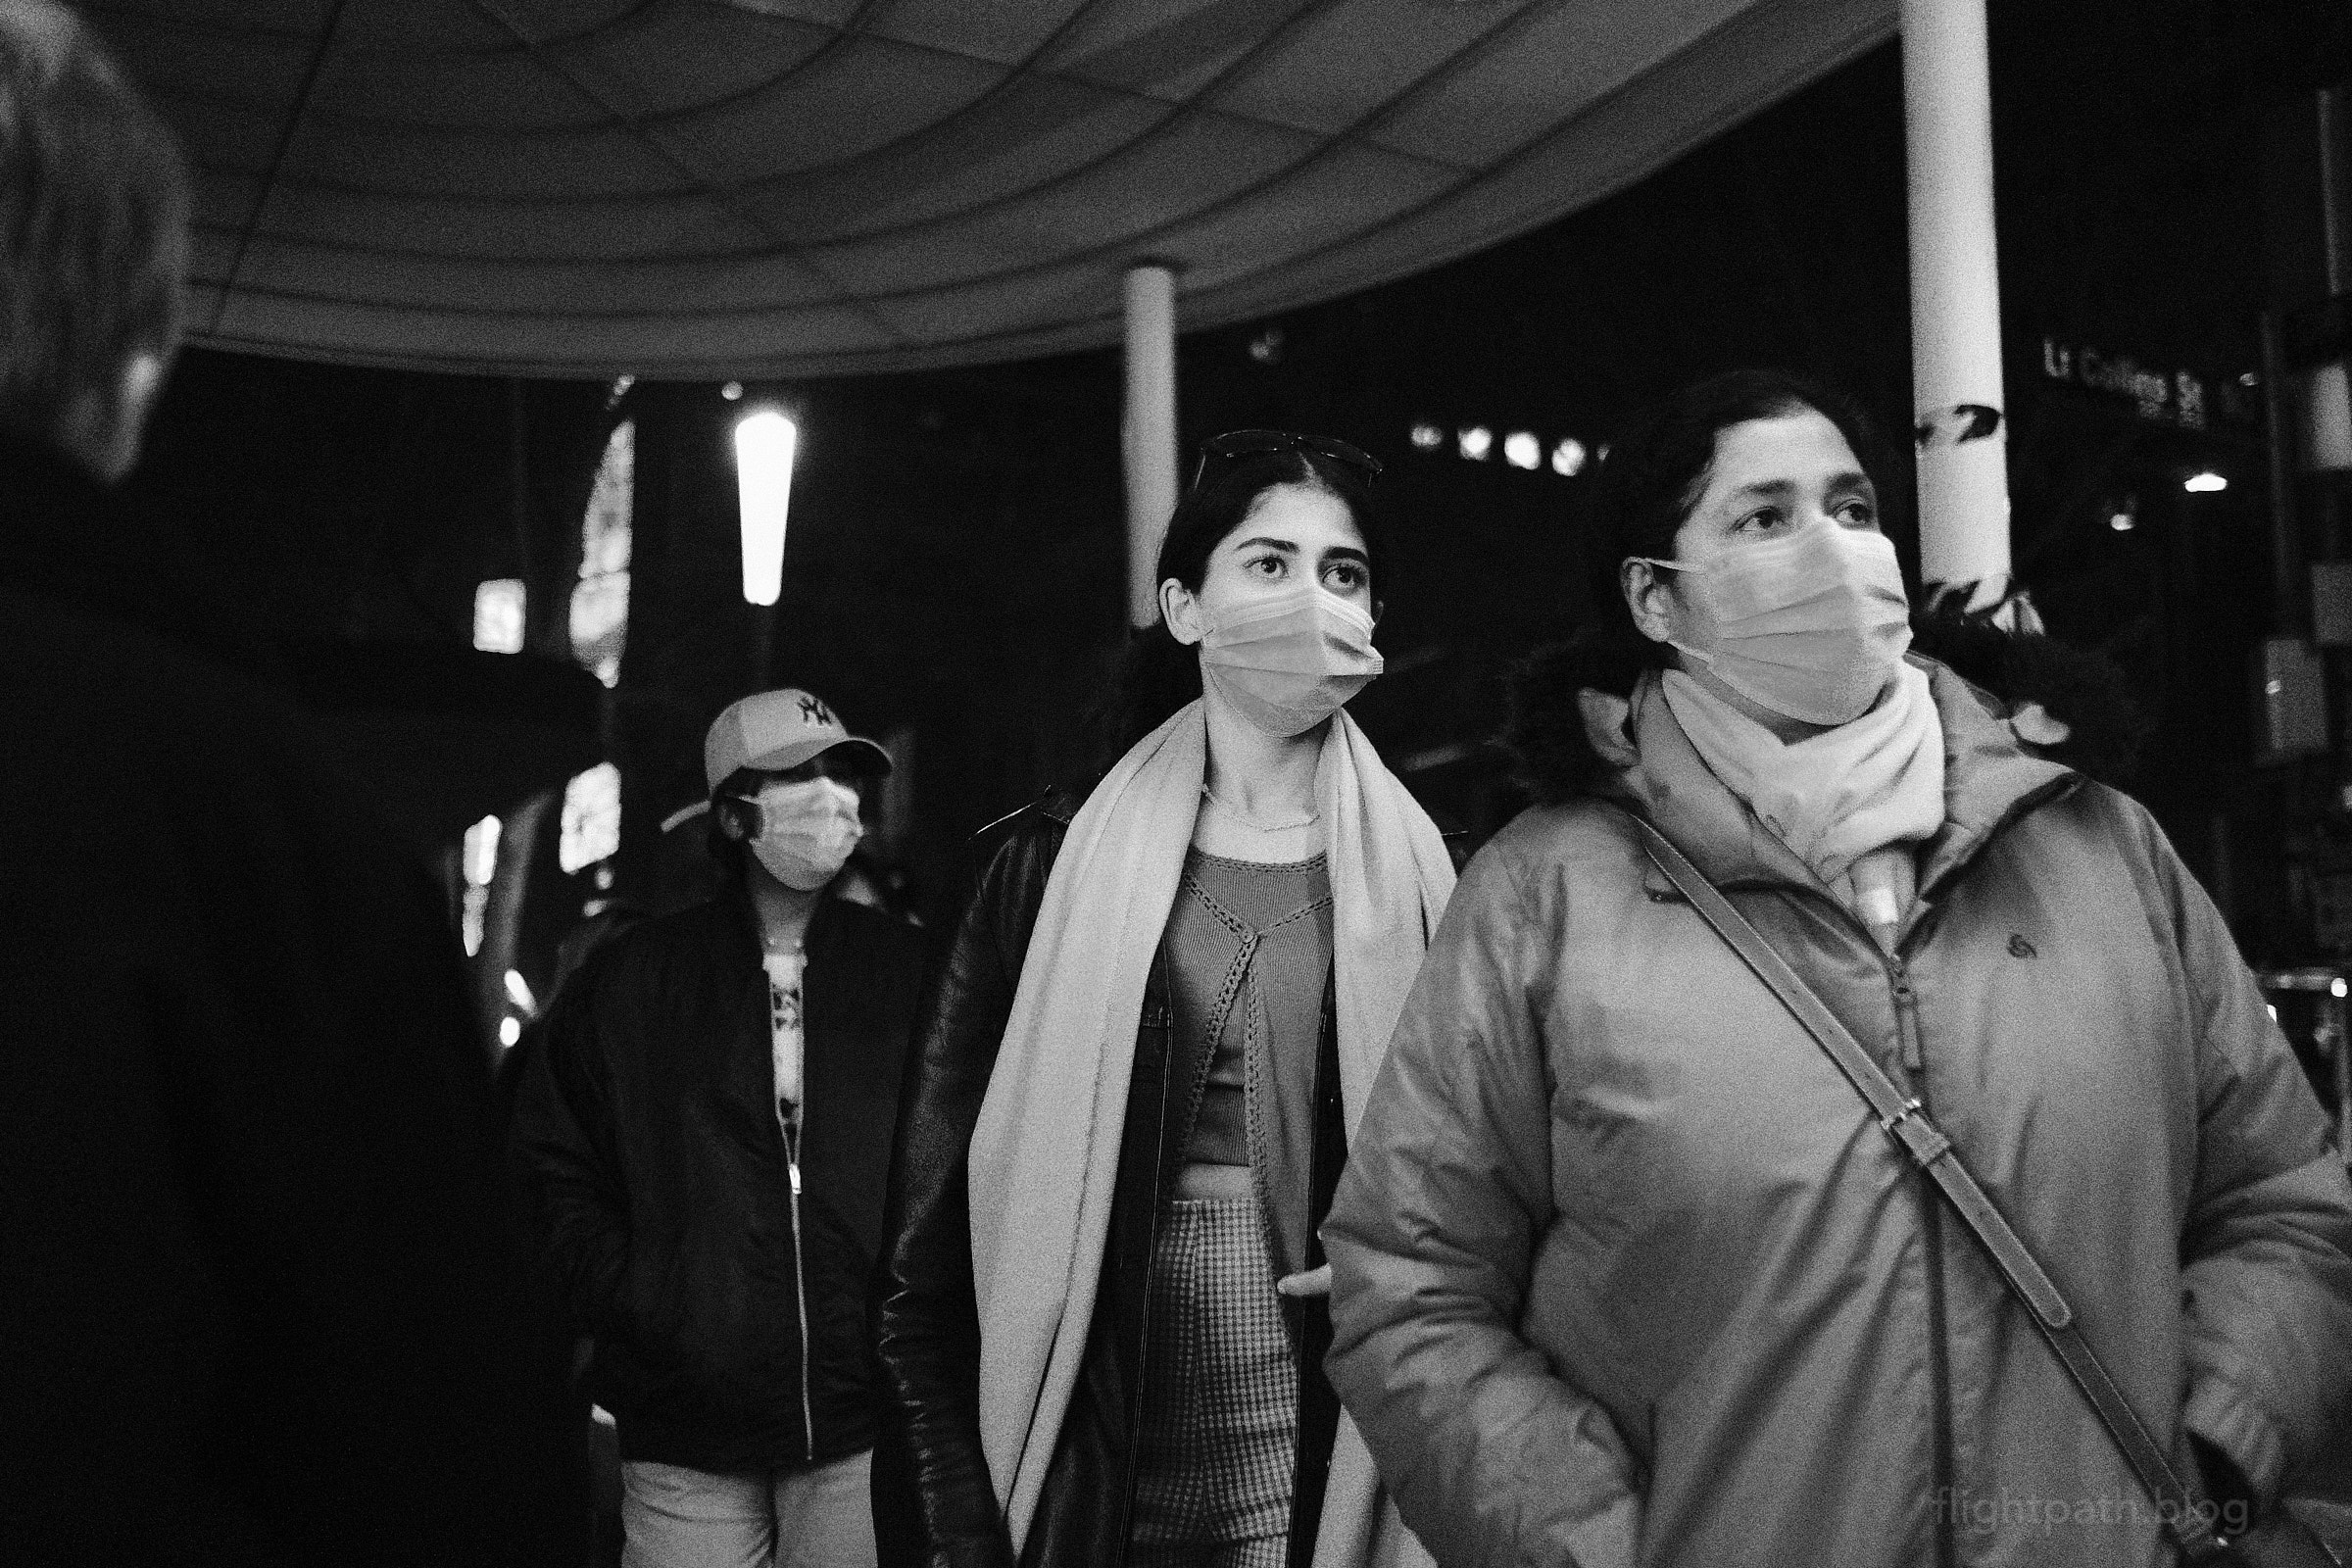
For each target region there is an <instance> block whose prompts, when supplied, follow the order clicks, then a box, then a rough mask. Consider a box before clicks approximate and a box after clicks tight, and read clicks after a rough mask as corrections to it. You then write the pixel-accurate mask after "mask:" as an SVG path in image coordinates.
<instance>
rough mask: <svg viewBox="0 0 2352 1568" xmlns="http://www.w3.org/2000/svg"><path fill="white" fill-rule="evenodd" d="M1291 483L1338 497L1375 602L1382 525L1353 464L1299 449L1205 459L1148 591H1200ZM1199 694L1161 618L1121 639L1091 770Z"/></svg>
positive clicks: (1184, 650)
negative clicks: (1212, 561)
mask: <svg viewBox="0 0 2352 1568" xmlns="http://www.w3.org/2000/svg"><path fill="white" fill-rule="evenodd" d="M1286 484H1299V485H1306V486H1308V487H1310V488H1312V489H1317V490H1322V491H1325V492H1327V493H1328V494H1330V495H1332V496H1335V497H1337V498H1338V499H1339V501H1340V502H1341V504H1342V505H1344V506H1346V507H1347V509H1348V515H1349V516H1350V517H1352V518H1354V520H1355V526H1356V530H1357V531H1358V532H1359V533H1361V534H1362V535H1363V536H1364V555H1365V557H1366V559H1367V560H1368V561H1369V562H1370V564H1371V571H1372V585H1373V593H1374V595H1375V597H1377V596H1378V594H1379V591H1380V582H1381V576H1380V570H1381V559H1382V551H1381V541H1380V535H1381V532H1382V529H1381V524H1380V519H1379V516H1378V515H1377V512H1376V511H1375V509H1374V508H1373V506H1372V503H1371V488H1370V486H1369V485H1368V484H1367V483H1366V480H1365V475H1364V474H1363V472H1362V471H1361V470H1360V469H1357V468H1356V467H1354V466H1351V465H1348V464H1345V463H1341V462H1338V461H1336V460H1335V459H1331V458H1327V457H1324V456H1323V455H1322V454H1320V453H1315V452H1305V451H1291V452H1253V453H1250V454H1247V455H1245V456H1241V457H1236V458H1225V459H1217V460H1213V461H1212V463H1211V466H1210V467H1209V468H1208V470H1207V471H1206V472H1205V473H1203V474H1202V475H1201V482H1200V483H1198V484H1196V485H1195V486H1194V487H1193V489H1192V491H1191V493H1190V494H1188V495H1186V496H1185V498H1184V499H1183V500H1182V501H1180V502H1178V503H1177V504H1176V513H1175V515H1173V516H1171V517H1170V518H1169V519H1168V531H1167V533H1166V534H1165V535H1163V536H1162V537H1161V539H1160V542H1159V562H1158V564H1157V565H1155V566H1154V567H1153V568H1152V585H1153V587H1154V588H1156V587H1157V586H1158V585H1159V584H1160V583H1164V582H1166V581H1167V580H1168V579H1169V578H1170V577H1173V578H1175V579H1176V580H1177V581H1178V582H1180V583H1182V584H1184V585H1185V587H1187V588H1189V589H1191V590H1192V591H1193V592H1194V593H1199V592H1200V591H1201V579H1203V578H1204V577H1206V576H1207V574H1208V558H1209V557H1210V556H1212V555H1214V554H1215V553H1216V549H1217V546H1219V545H1221V544H1223V543H1224V542H1225V541H1226V539H1228V538H1229V537H1231V536H1232V534H1233V531H1234V530H1235V529H1236V528H1239V527H1240V526H1241V525H1242V524H1243V523H1244V522H1245V521H1246V520H1248V518H1249V516H1250V509H1251V508H1253V507H1255V506H1256V505H1257V500H1258V497H1260V496H1262V495H1264V494H1265V493H1266V492H1267V491H1269V490H1271V489H1274V488H1275V487H1276V486H1278V485H1286ZM1200 695H1201V651H1200V650H1199V649H1198V648H1192V647H1188V646H1187V645H1185V644H1183V643H1180V642H1178V641H1177V640H1176V637H1175V634H1174V633H1172V632H1171V631H1169V630H1168V625H1167V621H1166V620H1165V619H1164V618H1162V619H1154V620H1153V621H1152V624H1151V625H1149V626H1145V627H1142V628H1140V629H1138V630H1135V631H1132V632H1129V633H1128V635H1127V646H1126V647H1125V648H1124V649H1123V650H1121V651H1120V654H1119V662H1118V666H1117V667H1116V669H1114V670H1113V671H1112V673H1111V677H1110V683H1109V685H1108V686H1107V687H1106V688H1105V690H1104V691H1103V697H1102V700H1101V701H1100V702H1099V703H1098V704H1097V705H1096V708H1095V731H1096V735H1097V737H1098V742H1099V746H1100V753H1099V756H1098V759H1097V765H1098V766H1099V767H1102V768H1107V767H1109V766H1110V765H1111V764H1112V763H1113V762H1116V761H1117V760H1119V759H1120V758H1121V757H1123V756H1125V755H1126V752H1127V749H1128V748H1129V747H1131V746H1133V745H1134V744H1135V743H1136V742H1137V741H1140V740H1142V739H1143V738H1144V737H1145V736H1147V735H1149V734H1151V733H1152V731H1153V730H1155V729H1157V728H1158V727H1159V726H1160V725H1161V724H1163V723H1165V722H1166V721H1167V718H1168V715H1169V714H1171V713H1173V712H1175V711H1176V710H1178V709H1180V708H1182V707H1183V706H1184V705H1185V704H1187V703H1189V702H1191V701H1192V700H1193V699H1194V698H1196V697H1198V696H1200Z"/></svg>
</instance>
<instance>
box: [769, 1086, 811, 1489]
mask: <svg viewBox="0 0 2352 1568" xmlns="http://www.w3.org/2000/svg"><path fill="white" fill-rule="evenodd" d="M806 1092H807V1091H806V1090H804V1091H803V1093H806ZM776 1130H777V1131H778V1132H780V1133H782V1134H783V1135H784V1170H785V1173H786V1175H788V1176H789V1177H790V1178H791V1181H792V1299H793V1303H794V1304H795V1305H796V1306H798V1307H799V1308H800V1316H801V1436H802V1439H803V1441H804V1443H805V1445H806V1450H807V1454H808V1458H809V1463H811V1464H814V1463H815V1462H816V1416H815V1414H814V1413H813V1411H812V1410H811V1408H810V1405H809V1277H808V1273H807V1271H806V1269H805V1268H804V1267H803V1264H802V1260H801V1141H800V1139H799V1137H798V1136H796V1135H795V1134H794V1132H793V1130H792V1126H791V1124H790V1123H789V1122H787V1121H786V1120H785V1119H784V1103H783V1102H782V1101H780V1100H779V1101H778V1102H776Z"/></svg>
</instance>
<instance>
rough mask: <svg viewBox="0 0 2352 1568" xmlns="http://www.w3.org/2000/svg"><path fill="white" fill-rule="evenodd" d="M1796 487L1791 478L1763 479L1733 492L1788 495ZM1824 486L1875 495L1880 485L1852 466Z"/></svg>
mask: <svg viewBox="0 0 2352 1568" xmlns="http://www.w3.org/2000/svg"><path fill="white" fill-rule="evenodd" d="M1795 488H1796V483H1795V481H1794V480H1791V479H1761V480H1758V481H1757V482H1756V483H1754V484H1743V485H1741V486H1740V488H1739V489H1737V490H1735V491H1733V492H1732V494H1733V495H1734V496H1779V495H1787V494H1788V493H1789V491H1791V490H1793V489H1795ZM1822 488H1823V489H1825V490H1868V491H1869V492H1870V493H1871V494H1873V495H1876V494H1878V486H1877V485H1874V484H1872V483H1871V482H1870V475H1869V474H1867V473H1863V472H1861V471H1860V470H1858V469H1850V468H1849V469H1848V470H1846V471H1845V472H1843V473H1833V474H1831V475H1830V477H1829V482H1828V483H1827V484H1825V485H1823V486H1822Z"/></svg>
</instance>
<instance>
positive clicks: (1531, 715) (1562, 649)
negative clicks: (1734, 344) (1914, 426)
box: [1502, 370, 1885, 800]
mask: <svg viewBox="0 0 2352 1568" xmlns="http://www.w3.org/2000/svg"><path fill="white" fill-rule="evenodd" d="M1807 412H1811V413H1815V414H1819V415H1820V416H1822V417H1824V418H1826V419H1828V420H1829V421H1830V422H1831V423H1832V424H1834V425H1836V426H1837V427H1838V434H1840V435H1842V436H1844V437H1845V444H1846V445H1847V446H1849V447H1851V448H1852V449H1853V453H1854V458H1855V460H1856V461H1857V462H1859V463H1860V464H1861V465H1862V471H1863V472H1864V473H1867V474H1869V475H1870V476H1871V478H1872V480H1873V481H1874V482H1876V481H1877V480H1878V478H1879V476H1880V474H1881V473H1882V472H1883V471H1884V469H1885V465H1884V464H1883V463H1882V462H1881V461H1880V459H1881V453H1880V448H1879V444H1878V440H1877V438H1876V436H1874V435H1873V433H1872V431H1871V427H1870V422H1869V420H1867V419H1866V418H1864V417H1863V416H1862V413H1861V411H1860V410H1859V409H1857V408H1856V407H1855V406H1854V405H1853V403H1852V402H1850V401H1849V400H1848V399H1846V398H1845V397H1844V396H1842V395H1841V394H1839V393H1837V392H1834V391H1832V390H1830V389H1829V388H1827V387H1824V386H1821V385H1819V384H1817V383H1815V382H1812V381H1809V380H1806V379H1805V378H1804V377H1803V376H1799V375H1792V374H1790V373H1789V372H1788V371H1785V370H1726V371H1724V372H1723V373H1721V374H1719V375H1710V376H1708V377H1706V378H1705V379H1704V380H1700V381H1693V382H1691V384H1690V385H1688V386H1685V387H1683V388H1682V389H1680V390H1679V391H1676V392H1674V393H1671V394H1670V395H1668V396H1667V397H1666V398H1665V399H1663V400H1662V401H1660V402H1657V403H1654V404H1651V405H1650V406H1649V407H1647V408H1645V409H1643V410H1642V411H1641V412H1640V413H1638V414H1636V415H1635V416H1634V417H1633V418H1632V419H1631V420H1629V421H1628V422H1627V424H1626V426H1625V428H1624V429H1623V431H1622V432H1620V433H1619V435H1618V437H1617V439H1616V440H1614V441H1612V442H1611V443H1610V444H1609V450H1608V456H1607V457H1605V458H1603V459H1602V460H1601V465H1600V473H1599V478H1598V481H1597V485H1596V488H1595V493H1594V497H1593V530H1592V533H1591V535H1590V536H1589V538H1588V540H1587V549H1586V552H1585V570H1586V573H1587V578H1586V581H1587V586H1588V588H1589V590H1590V592H1591V594H1592V596H1593V615H1594V618H1593V624H1592V625H1590V626H1587V627H1585V628H1584V629H1583V630H1581V631H1579V632H1578V633H1577V634H1576V635H1575V636H1574V637H1572V638H1570V639H1569V640H1568V641H1567V642H1565V643H1554V644H1552V645H1550V646H1549V647H1546V648H1541V649H1538V650H1537V651H1536V652H1535V653H1533V654H1531V655H1530V656H1528V658H1527V659H1526V660H1524V661H1522V662H1520V663H1519V664H1518V665H1517V666H1516V667H1515V668H1514V669H1512V671H1511V672H1510V674H1509V675H1508V676H1507V677H1506V678H1505V683H1504V690H1505V696H1506V698H1507V700H1508V704H1509V717H1508V718H1507V720H1506V721H1505V723H1504V728H1503V736H1502V744H1503V747H1504V749H1505V750H1506V751H1508V752H1509V753H1510V754H1511V756H1512V758H1513V760H1514V761H1515V763H1516V766H1515V768H1514V775H1515V776H1516V778H1517V779H1518V781H1519V782H1520V784H1521V785H1522V786H1523V787H1526V788H1528V789H1529V790H1531V791H1532V792H1533V793H1534V794H1535V795H1536V796H1537V798H1538V799H1539V800H1557V799H1561V798H1562V797H1563V796H1564V795H1566V794H1571V793H1575V792H1576V791H1577V790H1579V789H1581V788H1582V787H1583V786H1584V785H1585V784H1586V783H1587V782H1588V781H1590V780H1593V779H1596V778H1597V777H1598V774H1599V772H1600V771H1601V764H1600V762H1599V760H1598V759H1597V758H1595V757H1593V752H1592V747H1591V744H1590V743H1589V742H1588V741H1587V740H1586V738H1585V733H1584V719H1583V716H1582V714H1581V713H1580V712H1579V711H1578V709H1577V703H1576V694H1577V692H1579V691H1581V690H1587V689H1592V690H1599V691H1607V692H1614V693H1616V694H1617V695H1618V696H1620V697H1624V696H1630V695H1632V693H1633V689H1634V682H1635V681H1636V680H1637V679H1638V678H1640V676H1641V674H1642V671H1643V670H1645V669H1659V668H1664V667H1665V666H1666V665H1667V664H1668V663H1669V662H1671V661H1672V659H1673V657H1674V656H1673V651H1672V650H1671V649H1669V648H1668V647H1667V646H1666V645H1665V644H1664V643H1658V642H1652V641H1651V640H1650V639H1648V638H1647V637H1644V636H1642V632H1641V630H1640V628H1638V627H1637V626H1636V625H1635V624H1634V612H1633V608H1632V607H1631V606H1630V605H1628V604H1627V603H1626V602H1625V592H1624V590H1623V589H1622V588H1621V587H1619V586H1618V572H1619V568H1621V567H1622V566H1623V565H1624V564H1625V563H1626V561H1627V560H1628V559H1629V558H1632V557H1636V556H1648V557H1653V558H1655V559H1657V560H1661V561H1671V560H1673V559H1674V539H1675V535H1676V534H1677V533H1679V532H1680V531H1681V530H1682V526H1683V522H1684V520H1685V519H1686V518H1688V517H1689V516H1690V515H1691V508H1692V507H1693V506H1695V505H1696V504H1697V502H1698V497H1699V493H1700V492H1701V491H1702V490H1704V489H1705V488H1706V483H1707V473H1708V471H1709V470H1710V469H1711V468H1713V467H1714V466H1715V438H1716V437H1717V436H1719V435H1721V434H1722V433H1723V432H1724V431H1726V430H1728V429H1730V428H1731V427H1732V426H1734V425H1736V424H1745V423H1747V422H1748V421H1749V420H1750V419H1778V418H1785V417H1788V416H1789V415H1792V414H1803V413H1807Z"/></svg>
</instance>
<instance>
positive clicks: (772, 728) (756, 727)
mask: <svg viewBox="0 0 2352 1568" xmlns="http://www.w3.org/2000/svg"><path fill="white" fill-rule="evenodd" d="M836 746H847V747H849V748H851V749H852V750H853V751H854V752H855V753H856V754H857V756H858V761H859V762H860V763H861V764H863V765H864V766H865V767H866V768H867V769H868V770H870V771H872V772H876V773H887V772H889V771H890V766H891V763H890V754H889V753H888V752H886V751H884V750H883V749H882V748H881V747H879V746H876V745H875V744H874V743H873V742H872V741H869V740H867V739H866V738H865V737H864V736H862V735H853V734H851V733H850V732H849V730H848V729H847V728H846V727H845V726H844V725H843V724H842V722H841V720H840V719H839V718H837V717H835V716H834V713H833V710H832V709H830V708H827V707H826V706H825V704H824V702H823V701H822V700H821V699H819V698H817V697H814V696H812V695H810V694H809V693H808V692H805V691H802V690H800V689H799V688H798V687H793V686H785V687H781V688H779V689H777V690H775V691H772V692H755V693H753V694H752V695H751V696H749V697H746V698H744V699H743V700H742V701H740V702H737V703H733V704H730V705H729V706H728V708H727V711H725V712H723V713H721V714H719V715H718V717H717V718H715V719H713V720H712V721H711V732H710V733H709V734H708V735H706V736H704V737H703V778H704V781H705V783H706V785H707V787H709V788H711V789H713V790H715V789H717V788H718V786H719V785H720V784H721V783H722V782H724V781H725V779H726V778H727V775H729V774H730V773H733V772H735V771H736V770H737V769H738V768H745V767H751V768H758V769H759V770H760V771H761V772H763V773H764V772H773V771H775V770H777V769H780V768H787V767H798V766H800V765H801V764H802V763H803V762H806V761H808V760H809V759H810V758H812V757H814V756H816V755H817V754H818V753H820V752H829V751H831V750H832V749H833V748H834V747H836Z"/></svg>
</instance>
